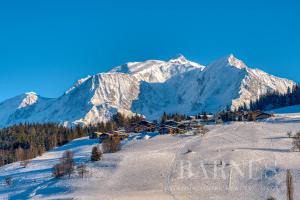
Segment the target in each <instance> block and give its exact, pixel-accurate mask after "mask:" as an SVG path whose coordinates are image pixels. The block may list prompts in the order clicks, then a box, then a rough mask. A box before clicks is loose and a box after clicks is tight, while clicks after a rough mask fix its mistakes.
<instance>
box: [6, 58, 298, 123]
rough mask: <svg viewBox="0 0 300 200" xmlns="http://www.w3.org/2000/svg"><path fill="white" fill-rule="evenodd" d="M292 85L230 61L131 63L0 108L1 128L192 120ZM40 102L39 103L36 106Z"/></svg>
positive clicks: (180, 60) (18, 98)
mask: <svg viewBox="0 0 300 200" xmlns="http://www.w3.org/2000/svg"><path fill="white" fill-rule="evenodd" d="M294 84H295V83H294V82H293V81H290V80H287V79H282V78H277V77H274V76H272V75H269V74H267V73H265V72H263V71H261V70H258V69H251V68H249V67H248V66H246V64H245V63H243V62H242V61H240V60H239V59H237V58H235V57H234V56H233V55H230V56H227V57H224V58H221V59H219V60H217V61H215V62H213V63H211V64H210V65H208V66H207V67H204V66H203V65H200V64H197V63H195V62H192V61H189V60H187V59H186V58H185V57H184V56H182V55H179V56H178V57H176V58H174V59H171V60H169V61H160V60H149V61H144V62H131V63H127V64H124V65H121V66H118V67H115V68H113V69H112V70H111V71H110V72H108V73H100V74H97V75H94V76H88V77H85V78H83V79H80V80H78V81H77V82H76V83H75V84H74V85H73V86H72V87H71V88H70V89H68V90H67V91H66V92H65V93H64V94H63V95H62V96H60V97H59V98H57V99H52V100H49V101H48V100H47V101H46V99H44V98H41V97H39V98H38V97H37V96H36V95H34V94H30V95H28V94H27V96H26V95H25V96H22V95H21V96H18V97H15V98H13V99H10V100H7V101H5V102H4V103H2V104H1V105H0V113H1V114H0V126H6V125H11V124H15V123H20V122H59V123H64V124H72V123H81V124H90V123H97V122H100V121H106V120H107V119H109V118H110V117H111V116H112V115H113V114H115V113H116V112H122V113H124V114H126V115H132V114H133V113H138V114H142V115H144V116H146V117H148V118H150V119H157V118H159V117H160V116H161V114H162V113H163V112H164V111H166V112H168V113H175V112H180V113H184V114H196V113H199V112H202V111H208V112H217V111H219V110H221V109H224V108H226V107H231V108H232V109H234V108H237V107H239V106H242V105H244V104H249V103H250V101H254V100H256V99H257V98H259V96H260V95H262V94H265V93H267V92H271V91H278V92H280V93H285V92H287V90H288V88H291V87H292V86H293V85H294ZM38 99H41V100H40V101H39V100H38Z"/></svg>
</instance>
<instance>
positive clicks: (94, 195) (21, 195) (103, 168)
mask: <svg viewBox="0 0 300 200" xmlns="http://www.w3.org/2000/svg"><path fill="white" fill-rule="evenodd" d="M287 116H289V115H288V114H286V116H284V117H282V116H280V117H274V118H271V119H269V120H265V121H260V122H235V123H230V124H221V125H209V126H208V128H209V129H210V131H209V132H208V133H207V134H206V135H204V136H191V135H186V136H171V135H157V136H155V134H154V135H153V136H151V133H148V134H144V135H143V136H141V137H140V136H139V135H135V136H133V137H132V139H130V141H127V142H124V143H123V146H122V150H121V151H119V152H117V153H113V154H104V158H103V160H101V161H98V162H93V163H92V162H89V161H88V160H89V157H90V152H91V148H92V147H93V146H94V145H96V144H97V141H96V140H89V139H88V138H80V139H77V140H74V141H73V142H71V143H69V144H67V145H65V146H62V147H59V148H57V149H55V150H53V151H51V152H48V153H45V154H44V155H42V156H40V157H38V158H36V159H33V160H32V162H31V163H30V164H29V165H28V167H27V168H22V167H20V165H19V163H18V162H17V163H12V164H9V165H6V166H3V167H1V168H0V183H1V185H0V199H1V198H3V199H5V198H7V199H78V200H79V199H84V200H94V199H95V200H96V199H110V200H129V199H130V200H132V199H133V200H134V199H136V200H139V199H145V200H147V199H149V200H150V199H157V200H169V199H170V200H171V199H182V200H185V199H192V200H193V199H195V200H198V199H203V200H206V199H207V200H208V199H220V200H221V199H222V200H233V199H243V200H253V199H267V198H268V197H270V196H273V197H274V198H276V199H278V200H284V199H286V185H285V180H286V177H285V175H286V169H291V170H292V174H293V180H294V188H295V194H294V198H295V199H300V191H299V190H297V189H296V188H299V187H300V168H299V163H300V154H299V152H291V151H289V150H290V148H291V143H292V139H291V138H288V137H287V135H286V133H287V131H288V130H291V131H292V132H293V133H296V132H297V131H299V130H300V116H298V117H295V116H294V117H293V116H290V117H287ZM138 138H144V139H138ZM65 150H71V151H73V152H74V153H75V161H76V164H79V163H86V164H87V169H88V171H89V173H88V174H87V175H86V176H85V177H84V178H83V179H81V178H80V177H79V176H78V175H77V174H73V175H72V176H71V178H70V179H69V178H67V177H66V178H62V179H54V178H52V177H51V167H52V166H53V165H54V164H56V163H57V162H58V160H59V158H60V156H61V155H62V153H63V151H65ZM220 161H222V163H223V165H219V163H220ZM249 166H251V167H249ZM249 169H250V170H249ZM214 174H215V176H214ZM223 175H224V177H223ZM7 176H11V177H12V185H11V186H6V185H5V184H4V182H3V181H4V179H5V177H7Z"/></svg>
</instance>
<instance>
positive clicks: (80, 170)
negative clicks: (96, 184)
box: [77, 164, 88, 178]
mask: <svg viewBox="0 0 300 200" xmlns="http://www.w3.org/2000/svg"><path fill="white" fill-rule="evenodd" d="M77 173H78V174H79V176H80V177H81V178H83V177H84V175H85V174H86V173H88V170H87V169H86V164H80V165H78V167H77Z"/></svg>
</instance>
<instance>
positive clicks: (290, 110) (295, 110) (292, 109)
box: [268, 105, 300, 115]
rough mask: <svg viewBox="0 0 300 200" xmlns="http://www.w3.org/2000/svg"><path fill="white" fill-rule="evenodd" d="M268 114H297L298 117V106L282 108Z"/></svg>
mask: <svg viewBox="0 0 300 200" xmlns="http://www.w3.org/2000/svg"><path fill="white" fill-rule="evenodd" d="M268 112H270V113H278V114H285V113H295V114H296V113H298V114H299V115H300V105H294V106H287V107H283V108H278V109H273V110H270V111H268Z"/></svg>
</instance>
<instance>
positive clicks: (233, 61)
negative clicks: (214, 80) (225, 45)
mask: <svg viewBox="0 0 300 200" xmlns="http://www.w3.org/2000/svg"><path fill="white" fill-rule="evenodd" d="M227 62H228V64H229V65H230V66H233V67H236V68H239V69H244V68H246V67H247V65H246V64H245V63H244V62H243V61H241V60H240V59H238V58H236V57H235V56H234V55H233V54H230V55H229V56H228V57H227Z"/></svg>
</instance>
